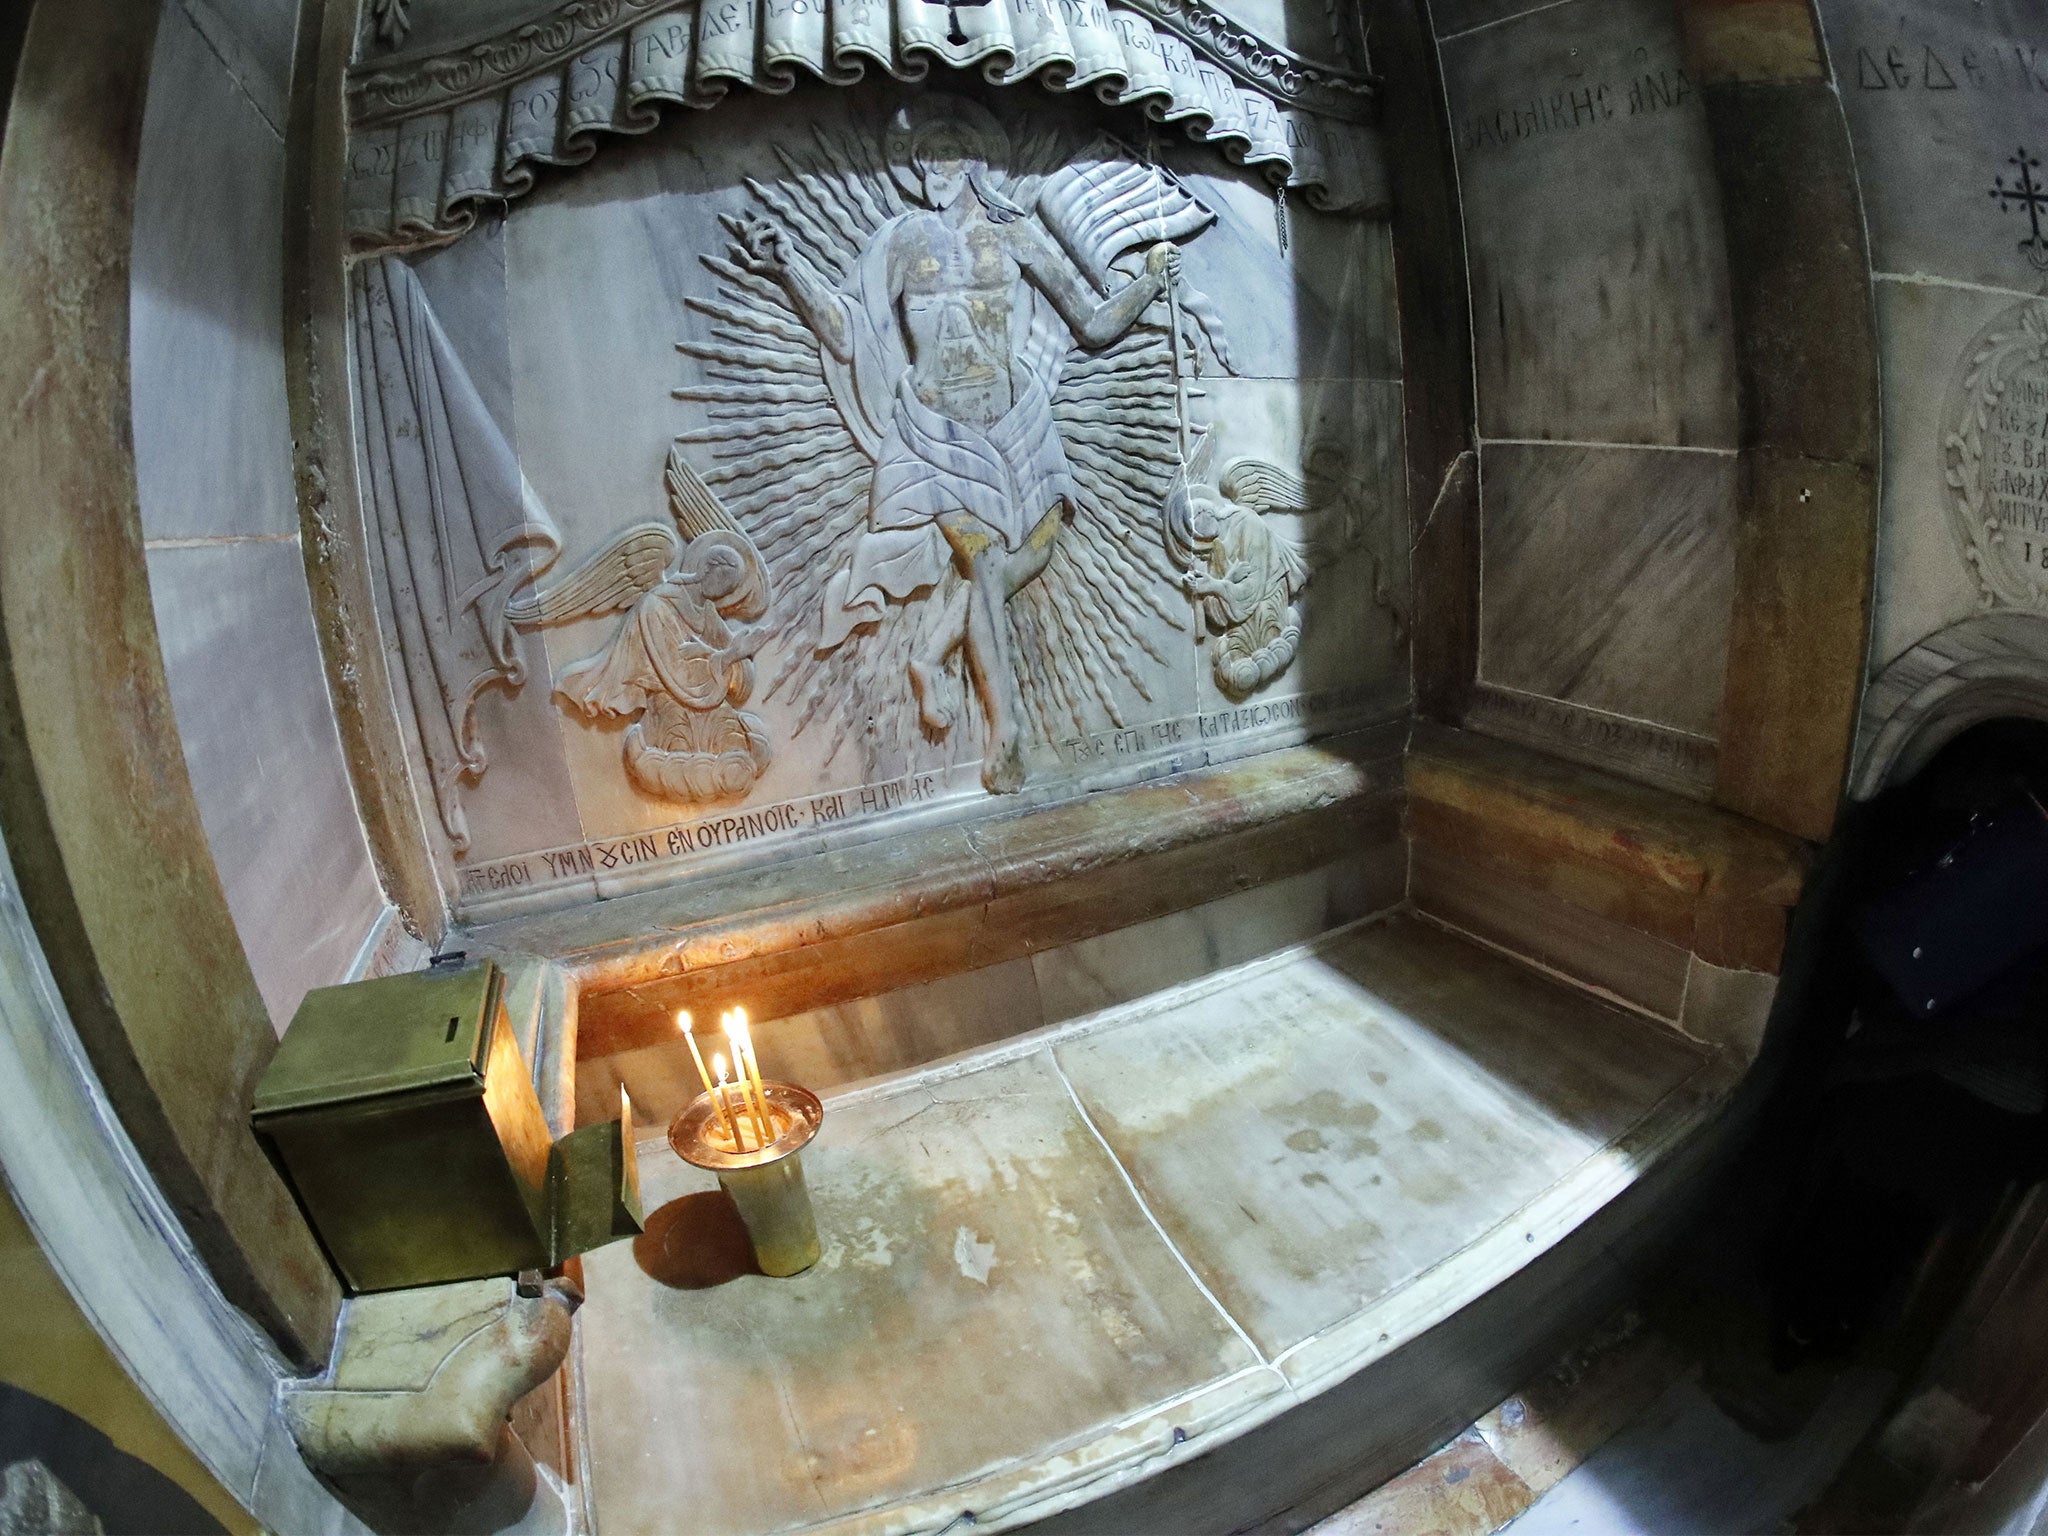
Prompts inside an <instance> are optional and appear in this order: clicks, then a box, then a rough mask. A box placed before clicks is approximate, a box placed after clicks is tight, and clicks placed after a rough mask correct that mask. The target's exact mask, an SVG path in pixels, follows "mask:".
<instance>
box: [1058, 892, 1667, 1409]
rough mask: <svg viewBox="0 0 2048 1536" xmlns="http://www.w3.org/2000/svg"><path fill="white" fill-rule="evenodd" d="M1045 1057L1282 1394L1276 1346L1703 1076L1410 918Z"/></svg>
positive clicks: (1306, 1370) (1435, 1259)
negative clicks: (1268, 1363)
mask: <svg viewBox="0 0 2048 1536" xmlns="http://www.w3.org/2000/svg"><path fill="white" fill-rule="evenodd" d="M1248 1025H1250V1026H1251V1027H1248ZM1055 1054H1056V1055H1057V1056H1058V1058H1059V1062H1060V1066H1061V1068H1062V1070H1064V1071H1065V1073H1066V1074H1067V1077H1068V1078H1069V1080H1070V1081H1071V1082H1072V1083H1073V1085H1074V1090H1075V1092H1076V1094H1077V1095H1078V1096H1079V1098H1080V1100H1081V1102H1082V1104H1083V1105H1084V1106H1086V1108H1087V1110H1088V1113H1089V1115H1090V1117H1091V1118H1092V1119H1093V1120H1094V1121H1095V1123H1096V1124H1097V1125H1098V1126H1099V1127H1100V1128H1101V1131H1102V1134H1103V1137H1104V1139H1105V1140H1106V1141H1107V1142H1108V1143H1109V1145H1110V1147H1111V1148H1112V1149H1113V1150H1114V1151H1115V1152H1116V1154H1117V1157H1118V1159H1119V1160H1120V1161H1121V1162H1122V1163H1123V1165H1124V1166H1125V1167H1126V1168H1127V1169H1129V1170H1130V1173H1131V1177H1132V1179H1133V1181H1134V1182H1135V1184H1136V1185H1137V1188H1138V1190H1139V1192H1140V1193H1141V1194H1142V1195H1143V1196H1144V1197H1145V1200H1146V1202H1147V1203H1148V1205H1149V1206H1150V1207H1151V1209H1152V1211H1153V1213H1154V1214H1155V1215H1156V1216H1157V1217H1158V1218H1159V1222H1160V1225H1161V1226H1162V1227H1163V1228H1164V1230H1165V1231H1166V1233H1167V1235H1168V1236H1169V1237H1171V1238H1172V1239H1173V1240H1174V1242H1175V1244H1176V1245H1177V1246H1178V1247H1179V1249H1180V1251H1181V1252H1182V1253H1183V1254H1184V1255H1186V1257H1187V1260H1188V1262H1189V1264H1190V1265H1192V1266H1193V1268H1194V1270H1195V1272H1196V1273H1197V1274H1199V1275H1200V1276H1201V1277H1202V1279H1203V1281H1204V1283H1205V1284H1207V1285H1208V1287H1209V1288H1210V1290H1211V1291H1213V1292H1214V1293H1215V1295H1216V1297H1217V1299H1218V1300H1219V1301H1220V1302H1221V1303H1222V1304H1223V1305H1224V1307H1226V1308H1227V1309H1229V1311H1230V1313H1231V1315H1232V1316H1234V1317H1235V1318H1237V1319H1238V1321H1239V1322H1240V1323H1242V1324H1243V1326H1244V1328H1245V1331H1246V1332H1247V1333H1248V1334H1249V1335H1250V1336H1251V1338H1252V1340H1253V1341H1254V1342H1255V1343H1256V1344H1257V1345H1258V1346H1259V1349H1260V1351H1261V1352H1262V1353H1263V1354H1264V1355H1265V1356H1266V1357H1267V1358H1268V1359H1270V1360H1274V1361H1275V1362H1276V1363H1277V1364H1279V1365H1280V1366H1281V1368H1282V1369H1284V1370H1287V1371H1288V1373H1289V1376H1290V1379H1294V1380H1296V1381H1297V1384H1300V1383H1301V1381H1302V1380H1303V1378H1304V1376H1306V1377H1307V1378H1309V1379H1313V1378H1314V1377H1315V1376H1316V1374H1317V1373H1318V1372H1319V1370H1321V1369H1326V1368H1327V1366H1326V1365H1325V1363H1324V1361H1323V1360H1322V1359H1321V1358H1320V1355H1319V1354H1318V1353H1317V1352H1313V1351H1309V1352H1304V1353H1302V1354H1300V1355H1299V1356H1298V1357H1296V1358H1290V1356H1291V1354H1292V1352H1297V1351H1304V1347H1305V1346H1307V1345H1309V1344H1310V1342H1311V1341H1316V1340H1319V1339H1324V1338H1329V1337H1331V1336H1332V1331H1333V1330H1337V1329H1338V1328H1339V1326H1340V1325H1342V1324H1343V1323H1345V1322H1346V1320H1347V1319H1349V1318H1351V1317H1352V1316H1353V1315H1354V1314H1356V1313H1357V1312H1358V1311H1359V1309H1360V1308H1361V1306H1363V1305H1366V1304H1368V1303H1374V1304H1377V1303H1379V1302H1381V1301H1383V1300H1384V1298H1386V1297H1387V1296H1389V1294H1390V1293H1394V1292H1397V1291H1399V1290H1400V1289H1401V1288H1403V1287H1405V1286H1408V1285H1411V1284H1413V1283H1414V1282H1415V1281H1416V1280H1417V1279H1418V1277H1420V1276H1422V1275H1424V1274H1425V1273H1426V1272H1428V1271H1430V1270H1432V1269H1433V1268H1435V1267H1436V1266H1439V1265H1441V1264H1443V1263H1444V1262H1445V1261H1446V1260H1448V1259H1451V1258H1452V1257H1454V1256H1455V1255H1457V1254H1458V1253H1459V1252H1461V1251H1462V1250H1464V1249H1465V1248H1466V1247H1467V1245H1468V1244H1469V1243H1471V1242H1472V1241H1473V1239H1474V1237H1475V1235H1476V1234H1480V1233H1483V1232H1485V1231H1487V1230H1488V1229H1489V1228H1491V1227H1493V1226H1494V1225H1496V1224H1497V1223H1498V1222H1500V1221H1502V1220H1504V1219H1505V1218H1506V1217H1507V1216H1508V1215H1509V1214H1510V1213H1511V1212H1513V1211H1516V1210H1518V1209H1520V1208H1522V1207H1523V1206H1525V1205H1526V1204H1527V1203H1528V1202H1530V1201H1532V1200H1534V1199H1535V1198H1536V1197H1537V1196H1538V1195H1540V1194H1541V1193H1542V1192H1543V1191H1544V1190H1545V1189H1547V1188H1549V1187H1551V1186H1553V1185H1555V1184H1557V1183H1558V1182H1559V1181H1560V1180H1562V1179H1564V1178H1565V1177H1566V1176H1567V1175H1568V1174H1569V1173H1570V1172H1571V1171H1572V1170H1573V1169H1574V1168H1576V1167H1577V1166H1579V1165H1580V1164H1582V1163H1583V1162H1584V1161H1585V1160H1586V1159H1587V1158H1588V1157H1589V1156H1591V1155H1592V1154H1593V1153H1595V1152H1597V1151H1598V1150H1599V1149H1600V1148H1602V1147H1604V1146H1606V1145H1607V1144H1608V1143H1609V1142H1610V1141H1612V1140H1613V1139H1615V1138H1616V1137H1619V1136H1621V1135H1623V1134H1624V1133H1625V1132H1627V1131H1628V1130H1629V1128H1630V1127H1631V1126H1632V1125H1633V1124H1635V1123H1636V1122H1637V1121H1639V1120H1640V1119H1641V1118H1642V1117H1643V1116H1644V1115H1646V1114H1647V1113H1648V1112H1649V1111H1650V1110H1651V1109H1652V1108H1653V1107H1654V1106H1655V1105H1656V1104H1657V1103H1658V1101H1659V1100H1661V1099H1662V1098H1663V1097H1664V1096H1665V1095H1666V1094H1667V1093H1668V1092H1669V1091H1670V1090H1671V1089H1673V1088H1674V1087H1676V1086H1677V1085H1678V1084H1679V1083H1680V1082H1682V1081H1683V1080H1684V1079H1686V1078H1687V1077H1688V1076H1690V1075H1691V1074H1692V1073H1693V1072H1694V1071H1695V1070H1696V1069H1697V1068H1698V1067H1699V1065H1700V1063H1701V1060H1702V1053H1701V1050H1700V1048H1699V1047H1697V1046H1695V1045H1693V1044H1692V1043H1691V1042H1688V1041H1686V1040H1684V1039H1682V1038H1680V1037H1679V1036H1678V1035H1676V1034H1672V1033H1660V1032H1658V1031H1656V1030H1655V1029H1654V1028H1653V1027H1652V1026H1650V1025H1647V1024H1645V1023H1644V1022H1643V1021H1641V1020H1639V1019H1634V1018H1631V1017H1630V1016H1629V1015H1627V1014H1625V1013H1623V1012H1621V1011H1620V1010H1618V1009H1612V1008H1608V1007H1605V1006H1604V1005H1600V1004H1589V1003H1588V1001H1587V1000H1586V999H1585V998H1584V997H1583V996H1581V995H1578V994H1575V993H1573V992H1571V991H1570V990H1569V989H1566V988H1563V987H1560V986H1559V985H1557V984H1556V983H1554V982H1551V981H1548V980H1546V979H1544V978H1542V977H1540V976H1537V975H1535V974H1534V973H1532V972H1529V971H1526V970H1523V969H1521V968H1520V967H1517V966H1516V965H1514V963H1513V962H1511V961H1508V960H1505V959H1501V958H1498V957H1496V956H1492V955H1489V954H1485V953H1482V952H1479V951H1475V950H1473V949H1472V948H1471V947H1470V946H1469V945H1467V944H1465V943H1464V942H1463V941H1461V940H1459V939H1456V938H1453V937H1451V936H1450V935H1447V934H1442V933H1439V932H1437V931H1436V930H1434V929H1431V928H1429V927H1427V926H1426V925H1420V924H1415V923H1412V922H1408V923H1394V924H1378V925H1373V926H1371V927H1367V928H1364V929H1361V930H1358V931H1357V932H1355V933H1353V934H1351V935H1348V936H1345V937H1343V938H1341V939H1338V940H1335V941H1332V942H1331V943H1329V944H1327V945H1325V946H1322V947H1321V949H1320V950H1319V953H1318V956H1317V959H1316V961H1315V962H1313V963H1308V964H1298V965H1290V966H1286V967H1280V968H1274V969H1272V970H1269V971H1265V972H1263V974H1262V972H1261V970H1260V968H1253V969H1252V970H1250V971H1248V972H1246V973H1243V974H1242V975H1241V976H1240V977H1238V978H1235V979H1234V980H1233V983H1232V984H1231V985H1230V986H1228V987H1225V988H1221V989H1218V990H1216V991H1215V992H1213V993H1211V994H1210V995H1209V996H1207V997H1202V998H1194V997H1185V998H1184V1000H1183V1001H1182V1002H1181V1003H1180V1005H1179V1006H1177V1007H1176V1008H1175V1009H1174V1010H1173V1011H1172V1012H1171V1013H1163V1014H1160V1015H1158V1016H1157V1017H1155V1018H1152V1019H1149V1020H1140V1021H1137V1022H1133V1023H1131V1024H1129V1025H1127V1026H1125V1027H1123V1028H1119V1029H1116V1030H1113V1031H1105V1032H1103V1033H1100V1034H1091V1035H1086V1036H1083V1037H1081V1038H1079V1039H1076V1040H1073V1041H1070V1042H1067V1043H1064V1044H1062V1045H1059V1046H1058V1047H1056V1048H1055ZM1475 1067H1476V1068H1477V1070H1475ZM1354 1363H1355V1357H1354Z"/></svg>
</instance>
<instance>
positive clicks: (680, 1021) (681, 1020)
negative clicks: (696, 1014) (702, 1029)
mask: <svg viewBox="0 0 2048 1536" xmlns="http://www.w3.org/2000/svg"><path fill="white" fill-rule="evenodd" d="M690 1024H691V1019H690V1010H689V1009H687V1008H678V1009H677V1010H676V1028H677V1029H680V1030H681V1031H682V1032H683V1033H684V1034H686V1035H687V1034H688V1033H689V1032H690Z"/></svg>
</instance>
